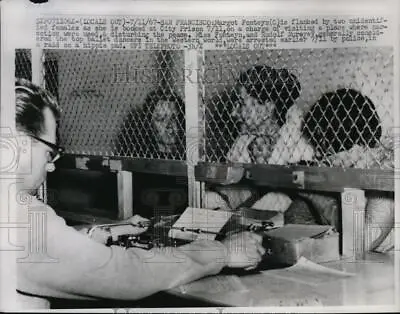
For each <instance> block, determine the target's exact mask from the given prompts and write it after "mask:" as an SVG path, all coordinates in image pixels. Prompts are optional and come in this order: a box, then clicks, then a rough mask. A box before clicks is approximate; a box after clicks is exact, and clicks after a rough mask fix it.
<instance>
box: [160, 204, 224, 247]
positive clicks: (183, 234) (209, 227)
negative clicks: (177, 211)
mask: <svg viewBox="0 0 400 314" xmlns="http://www.w3.org/2000/svg"><path fill="white" fill-rule="evenodd" d="M231 216H232V213H231V212H228V211H223V210H210V209H205V208H194V207H188V208H186V210H185V211H184V213H183V214H182V215H181V216H180V217H179V219H178V220H177V221H176V222H175V224H174V225H173V228H182V227H184V228H187V229H201V230H202V231H206V232H203V233H195V232H190V231H187V230H185V231H181V230H177V229H171V230H170V231H169V233H168V236H169V237H171V238H175V239H182V240H189V241H194V240H200V239H207V240H214V239H215V237H216V236H217V235H216V233H218V232H220V231H221V229H222V227H223V226H224V225H225V224H226V223H227V222H228V220H229V219H230V218H231ZM207 232H212V233H207Z"/></svg>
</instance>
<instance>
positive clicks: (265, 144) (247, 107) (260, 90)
mask: <svg viewBox="0 0 400 314" xmlns="http://www.w3.org/2000/svg"><path fill="white" fill-rule="evenodd" d="M300 91H301V86H300V83H299V81H298V79H297V77H296V76H295V75H294V74H292V73H289V71H288V70H287V69H274V68H271V67H269V66H261V65H257V66H253V67H251V68H250V69H248V70H247V71H245V72H243V73H241V75H240V77H239V80H238V82H237V86H236V90H235V94H234V95H232V98H233V99H237V101H236V103H235V106H234V108H233V110H232V112H231V117H232V119H233V120H232V121H237V122H238V125H239V128H240V130H239V134H240V135H239V136H238V137H237V138H236V140H235V142H234V143H233V145H232V147H231V148H230V150H229V152H228V154H227V158H226V160H227V161H228V162H235V163H266V162H267V160H268V158H269V156H270V154H271V152H272V150H273V147H274V146H275V143H276V141H277V139H278V138H279V130H280V128H281V127H282V126H283V125H284V124H285V121H286V116H287V113H288V110H290V108H291V107H292V105H293V104H294V101H295V100H296V99H297V98H298V97H299V95H300ZM209 188H210V189H209V191H207V192H206V195H205V204H204V206H205V207H207V208H215V207H220V208H223V209H226V210H234V209H236V208H238V207H240V206H241V205H243V204H244V203H246V204H247V205H248V206H251V205H252V203H254V202H255V200H256V199H257V196H256V195H258V191H257V190H256V189H251V188H249V187H245V188H239V187H235V188H232V187H229V188H227V187H224V188H222V187H214V186H210V187H209ZM272 195H273V198H274V199H275V201H276V203H275V204H274V209H279V208H287V206H288V202H290V199H289V198H288V197H287V196H286V195H285V194H282V193H274V192H271V196H272Z"/></svg>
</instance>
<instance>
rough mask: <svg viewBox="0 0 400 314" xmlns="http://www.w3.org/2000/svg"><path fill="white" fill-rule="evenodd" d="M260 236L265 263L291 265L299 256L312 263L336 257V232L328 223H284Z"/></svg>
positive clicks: (337, 250)
mask: <svg viewBox="0 0 400 314" xmlns="http://www.w3.org/2000/svg"><path fill="white" fill-rule="evenodd" d="M264 235H265V236H264V241H263V246H264V247H265V248H267V250H269V254H268V255H266V256H265V262H266V263H270V264H284V265H294V264H296V263H297V261H298V260H299V258H300V257H302V256H304V257H305V258H307V259H309V260H311V261H313V262H315V263H322V262H330V261H338V260H340V255H339V234H338V233H337V232H336V231H335V230H334V228H333V227H331V226H320V225H296V224H288V225H285V226H283V227H282V228H277V229H274V230H270V231H266V232H265V233H264Z"/></svg>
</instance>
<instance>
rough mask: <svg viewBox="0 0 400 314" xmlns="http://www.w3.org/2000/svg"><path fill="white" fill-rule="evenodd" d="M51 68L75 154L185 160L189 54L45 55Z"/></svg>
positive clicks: (49, 76)
mask: <svg viewBox="0 0 400 314" xmlns="http://www.w3.org/2000/svg"><path fill="white" fill-rule="evenodd" d="M43 64H44V72H45V75H44V77H45V85H46V87H47V88H48V89H50V90H51V91H52V93H53V94H54V95H56V96H57V97H58V101H59V104H60V106H61V109H62V111H63V114H62V119H61V122H60V136H61V138H60V143H61V144H62V145H64V146H65V148H66V152H67V153H70V154H79V155H93V156H110V157H130V158H149V159H172V160H184V159H185V118H184V117H185V106H184V102H183V86H184V80H183V79H182V78H181V77H180V76H179V75H180V74H181V73H183V66H184V57H183V52H182V51H116V50H45V51H44V57H43Z"/></svg>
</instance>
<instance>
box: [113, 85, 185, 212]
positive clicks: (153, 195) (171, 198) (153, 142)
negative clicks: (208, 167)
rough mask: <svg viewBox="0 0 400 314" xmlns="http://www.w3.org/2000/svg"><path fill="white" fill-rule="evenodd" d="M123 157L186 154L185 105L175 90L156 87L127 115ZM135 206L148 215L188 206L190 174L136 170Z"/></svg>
mask: <svg viewBox="0 0 400 314" xmlns="http://www.w3.org/2000/svg"><path fill="white" fill-rule="evenodd" d="M117 153H118V155H119V156H121V157H130V158H136V159H156V160H182V161H184V160H185V159H186V157H185V105H184V102H183V101H182V99H181V98H180V97H179V96H178V95H176V94H175V93H174V92H172V91H166V90H161V89H160V90H156V91H153V92H151V93H150V94H149V95H148V96H147V97H146V99H145V102H144V105H143V107H142V109H141V110H137V109H134V110H132V111H131V112H130V113H129V114H128V116H127V117H126V119H125V121H124V123H123V126H122V128H121V131H120V133H119V135H118V147H117ZM133 199H134V202H135V204H134V206H135V210H136V211H137V213H138V214H141V215H142V216H145V217H149V216H154V215H157V214H160V213H154V212H153V210H155V209H157V208H158V209H160V208H162V210H163V214H165V215H167V214H174V213H177V212H181V211H182V210H184V209H185V208H186V207H187V178H186V177H176V176H167V175H159V174H152V173H139V172H135V173H134V180H133Z"/></svg>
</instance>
